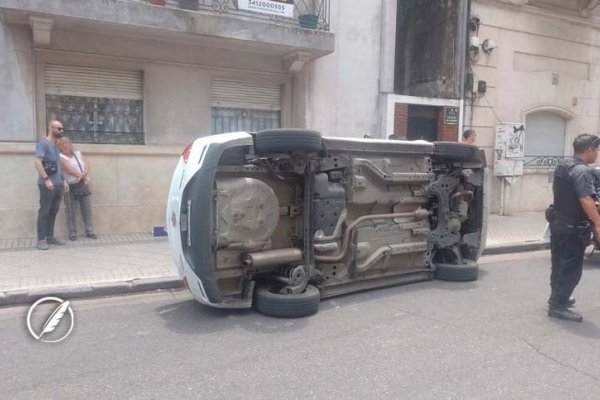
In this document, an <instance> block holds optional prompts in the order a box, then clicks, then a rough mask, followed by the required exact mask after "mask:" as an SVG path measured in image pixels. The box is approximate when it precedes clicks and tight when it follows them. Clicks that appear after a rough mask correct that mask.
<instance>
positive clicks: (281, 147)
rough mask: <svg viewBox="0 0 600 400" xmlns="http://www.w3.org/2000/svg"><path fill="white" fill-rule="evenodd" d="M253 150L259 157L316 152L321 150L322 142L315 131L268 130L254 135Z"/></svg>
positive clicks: (319, 135)
mask: <svg viewBox="0 0 600 400" xmlns="http://www.w3.org/2000/svg"><path fill="white" fill-rule="evenodd" d="M254 149H255V151H256V154H258V155H260V156H263V155H268V154H269V153H288V152H290V151H300V152H316V151H321V150H322V149H323V140H322V139H321V134H320V133H319V132H317V131H308V130H301V129H270V130H266V131H260V132H257V133H256V136H255V137H254Z"/></svg>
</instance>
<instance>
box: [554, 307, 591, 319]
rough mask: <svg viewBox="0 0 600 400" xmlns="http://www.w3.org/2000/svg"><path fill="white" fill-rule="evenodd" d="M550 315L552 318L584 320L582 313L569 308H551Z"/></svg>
mask: <svg viewBox="0 0 600 400" xmlns="http://www.w3.org/2000/svg"><path fill="white" fill-rule="evenodd" d="M548 316H549V317H550V318H558V319H564V320H566V321H574V322H582V321H583V316H582V315H581V314H578V313H576V312H575V311H571V310H569V309H567V308H549V309H548Z"/></svg>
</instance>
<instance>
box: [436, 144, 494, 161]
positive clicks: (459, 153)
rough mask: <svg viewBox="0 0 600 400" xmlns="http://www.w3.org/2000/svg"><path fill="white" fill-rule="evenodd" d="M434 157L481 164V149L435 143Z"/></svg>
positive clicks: (463, 145)
mask: <svg viewBox="0 0 600 400" xmlns="http://www.w3.org/2000/svg"><path fill="white" fill-rule="evenodd" d="M433 155H434V156H438V157H440V158H443V159H445V160H449V161H458V162H481V161H482V160H481V159H480V156H479V148H478V147H477V146H474V145H472V144H465V143H458V142H434V143H433Z"/></svg>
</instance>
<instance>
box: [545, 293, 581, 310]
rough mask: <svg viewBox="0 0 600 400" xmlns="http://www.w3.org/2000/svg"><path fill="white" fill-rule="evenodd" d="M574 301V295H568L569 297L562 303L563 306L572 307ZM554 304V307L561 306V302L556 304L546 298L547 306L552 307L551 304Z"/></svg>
mask: <svg viewBox="0 0 600 400" xmlns="http://www.w3.org/2000/svg"><path fill="white" fill-rule="evenodd" d="M575 303H576V300H575V297H573V296H571V297H569V299H568V300H567V301H566V302H565V303H564V304H563V305H564V306H565V307H573V306H574V305H575ZM553 305H555V306H556V307H555V308H559V307H560V306H561V304H559V303H557V304H553V303H552V301H550V300H548V306H550V308H552V306H553Z"/></svg>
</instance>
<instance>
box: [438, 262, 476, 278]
mask: <svg viewBox="0 0 600 400" xmlns="http://www.w3.org/2000/svg"><path fill="white" fill-rule="evenodd" d="M463 261H464V263H463V264H445V263H437V264H435V267H436V269H435V279H439V280H442V281H451V282H470V281H476V280H477V277H478V276H479V266H478V265H477V263H476V262H475V261H471V260H463Z"/></svg>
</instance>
